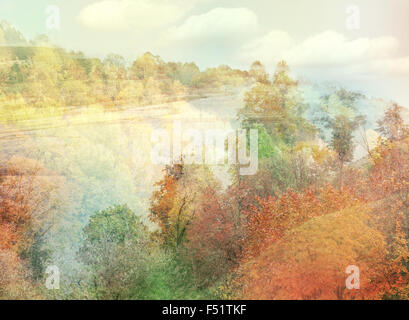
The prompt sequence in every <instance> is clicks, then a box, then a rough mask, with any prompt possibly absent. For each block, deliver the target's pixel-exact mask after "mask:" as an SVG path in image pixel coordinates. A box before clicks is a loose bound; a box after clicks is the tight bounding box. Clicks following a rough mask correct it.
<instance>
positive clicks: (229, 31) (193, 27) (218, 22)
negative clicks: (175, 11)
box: [160, 8, 258, 44]
mask: <svg viewBox="0 0 409 320" xmlns="http://www.w3.org/2000/svg"><path fill="white" fill-rule="evenodd" d="M257 28H258V19H257V16H256V14H255V13H254V12H253V11H251V10H249V9H246V8H215V9H213V10H211V11H209V12H207V13H204V14H201V15H194V16H191V17H189V18H188V19H187V20H186V21H185V22H184V23H183V24H182V25H180V26H178V27H173V28H171V29H169V30H168V31H167V32H166V33H164V34H163V35H162V37H161V38H160V41H161V42H162V44H169V43H175V42H176V43H180V42H184V41H185V42H190V41H194V42H203V41H209V40H217V39H224V40H226V41H227V42H229V43H230V42H232V41H233V42H237V41H239V39H240V38H242V37H245V36H247V35H250V34H252V33H254V32H255V31H256V30H257Z"/></svg>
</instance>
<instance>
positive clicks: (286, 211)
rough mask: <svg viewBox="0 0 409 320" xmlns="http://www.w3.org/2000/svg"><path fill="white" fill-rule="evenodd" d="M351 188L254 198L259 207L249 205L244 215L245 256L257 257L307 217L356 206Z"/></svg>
mask: <svg viewBox="0 0 409 320" xmlns="http://www.w3.org/2000/svg"><path fill="white" fill-rule="evenodd" d="M360 201H362V199H359V198H358V197H357V196H356V195H354V192H353V190H352V189H346V188H344V189H342V190H336V189H335V188H333V187H331V186H327V187H326V188H322V189H320V190H319V192H314V190H313V189H307V190H305V191H304V192H299V193H296V192H293V191H291V190H290V191H288V192H286V193H284V194H282V195H280V196H279V197H275V198H272V197H269V198H267V199H258V203H259V206H258V207H256V206H252V207H251V210H250V211H248V212H247V213H246V215H247V217H248V227H247V228H248V231H247V232H248V234H247V238H246V241H245V257H247V258H251V257H255V256H258V255H259V254H260V252H262V251H263V250H264V249H265V248H267V247H268V246H270V245H271V244H272V243H274V242H275V241H277V240H279V239H280V238H281V237H283V236H284V234H285V233H286V232H287V231H288V230H290V229H292V228H294V227H296V226H298V225H300V224H301V223H303V222H305V221H307V220H308V219H310V218H313V217H317V216H321V215H323V214H327V213H331V212H335V211H338V210H340V209H342V208H345V207H347V206H354V205H357V204H358V203H360Z"/></svg>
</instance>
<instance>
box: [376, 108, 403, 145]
mask: <svg viewBox="0 0 409 320" xmlns="http://www.w3.org/2000/svg"><path fill="white" fill-rule="evenodd" d="M402 110H403V108H402V107H400V106H398V105H397V104H396V103H394V104H393V105H392V106H390V107H389V108H388V109H387V110H386V111H385V114H384V116H383V118H382V119H381V120H379V121H378V128H377V131H378V132H379V133H380V134H382V135H383V136H384V137H385V138H387V139H388V140H389V141H392V142H394V141H399V140H402V139H404V138H406V137H407V136H408V135H409V126H408V125H407V124H405V122H404V121H403V119H402V115H401V113H402Z"/></svg>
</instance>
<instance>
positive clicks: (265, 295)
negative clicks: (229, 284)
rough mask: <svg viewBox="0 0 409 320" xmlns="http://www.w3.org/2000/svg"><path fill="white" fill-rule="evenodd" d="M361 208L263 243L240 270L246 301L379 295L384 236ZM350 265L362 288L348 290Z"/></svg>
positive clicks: (315, 220)
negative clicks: (263, 246) (348, 269)
mask: <svg viewBox="0 0 409 320" xmlns="http://www.w3.org/2000/svg"><path fill="white" fill-rule="evenodd" d="M367 213H368V210H367V209H366V208H365V206H355V207H353V206H352V207H348V208H345V209H343V210H341V211H339V212H336V213H332V214H326V215H323V216H320V217H315V218H313V219H310V220H308V221H307V222H306V223H304V224H301V225H300V226H298V227H295V228H294V229H292V230H290V231H289V232H288V233H286V235H285V236H284V237H283V238H281V239H280V240H278V241H277V242H275V243H273V244H272V245H271V246H269V247H267V248H266V249H265V250H263V251H262V253H261V254H260V255H259V256H257V257H256V258H255V259H253V260H250V261H249V262H247V263H246V264H245V265H243V269H242V270H241V272H242V273H241V274H243V278H241V281H243V285H242V288H241V289H242V298H244V299H304V300H305V299H314V300H315V299H380V298H381V297H382V295H383V293H384V292H385V290H386V289H387V288H388V285H387V282H386V281H385V278H384V275H383V272H384V270H385V269H386V268H385V266H386V265H387V263H388V260H387V252H386V248H385V242H384V239H383V237H382V235H381V234H380V233H379V232H378V231H377V230H375V229H373V228H371V227H370V226H369V221H368V220H369V216H368V214H367ZM350 265H355V266H358V267H359V270H360V290H346V285H345V283H346V279H347V277H348V274H347V273H346V268H347V267H348V266H350Z"/></svg>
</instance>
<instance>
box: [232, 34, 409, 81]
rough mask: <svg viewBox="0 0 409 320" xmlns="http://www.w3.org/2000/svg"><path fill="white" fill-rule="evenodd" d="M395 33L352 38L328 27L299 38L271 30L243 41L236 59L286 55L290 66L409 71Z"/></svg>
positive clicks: (268, 62) (248, 60) (267, 61)
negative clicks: (329, 29)
mask: <svg viewBox="0 0 409 320" xmlns="http://www.w3.org/2000/svg"><path fill="white" fill-rule="evenodd" d="M398 49H399V41H398V40H397V39H396V38H394V37H375V38H357V39H354V40H349V39H347V37H345V36H344V35H343V34H340V33H337V32H335V31H325V32H322V33H319V34H317V35H314V36H311V37H308V38H307V39H305V40H304V41H301V42H298V43H297V42H296V41H295V40H294V39H293V38H292V37H291V36H290V35H289V34H288V33H286V32H283V31H272V32H270V33H268V34H266V35H264V36H262V37H259V38H257V39H255V40H253V41H251V42H250V43H248V44H246V45H244V46H243V47H242V48H241V50H240V52H239V53H238V55H237V60H238V61H240V62H241V63H246V64H247V65H249V64H250V63H251V62H252V61H254V60H261V61H262V62H263V63H265V64H266V65H267V66H272V65H273V64H275V63H276V62H277V61H279V60H281V59H284V60H286V61H287V62H288V63H289V65H290V66H293V67H296V68H297V67H302V68H317V69H319V68H331V69H341V70H342V72H343V73H344V74H345V73H348V72H349V73H354V74H376V75H382V74H390V73H393V74H409V57H399V56H396V52H398Z"/></svg>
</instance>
